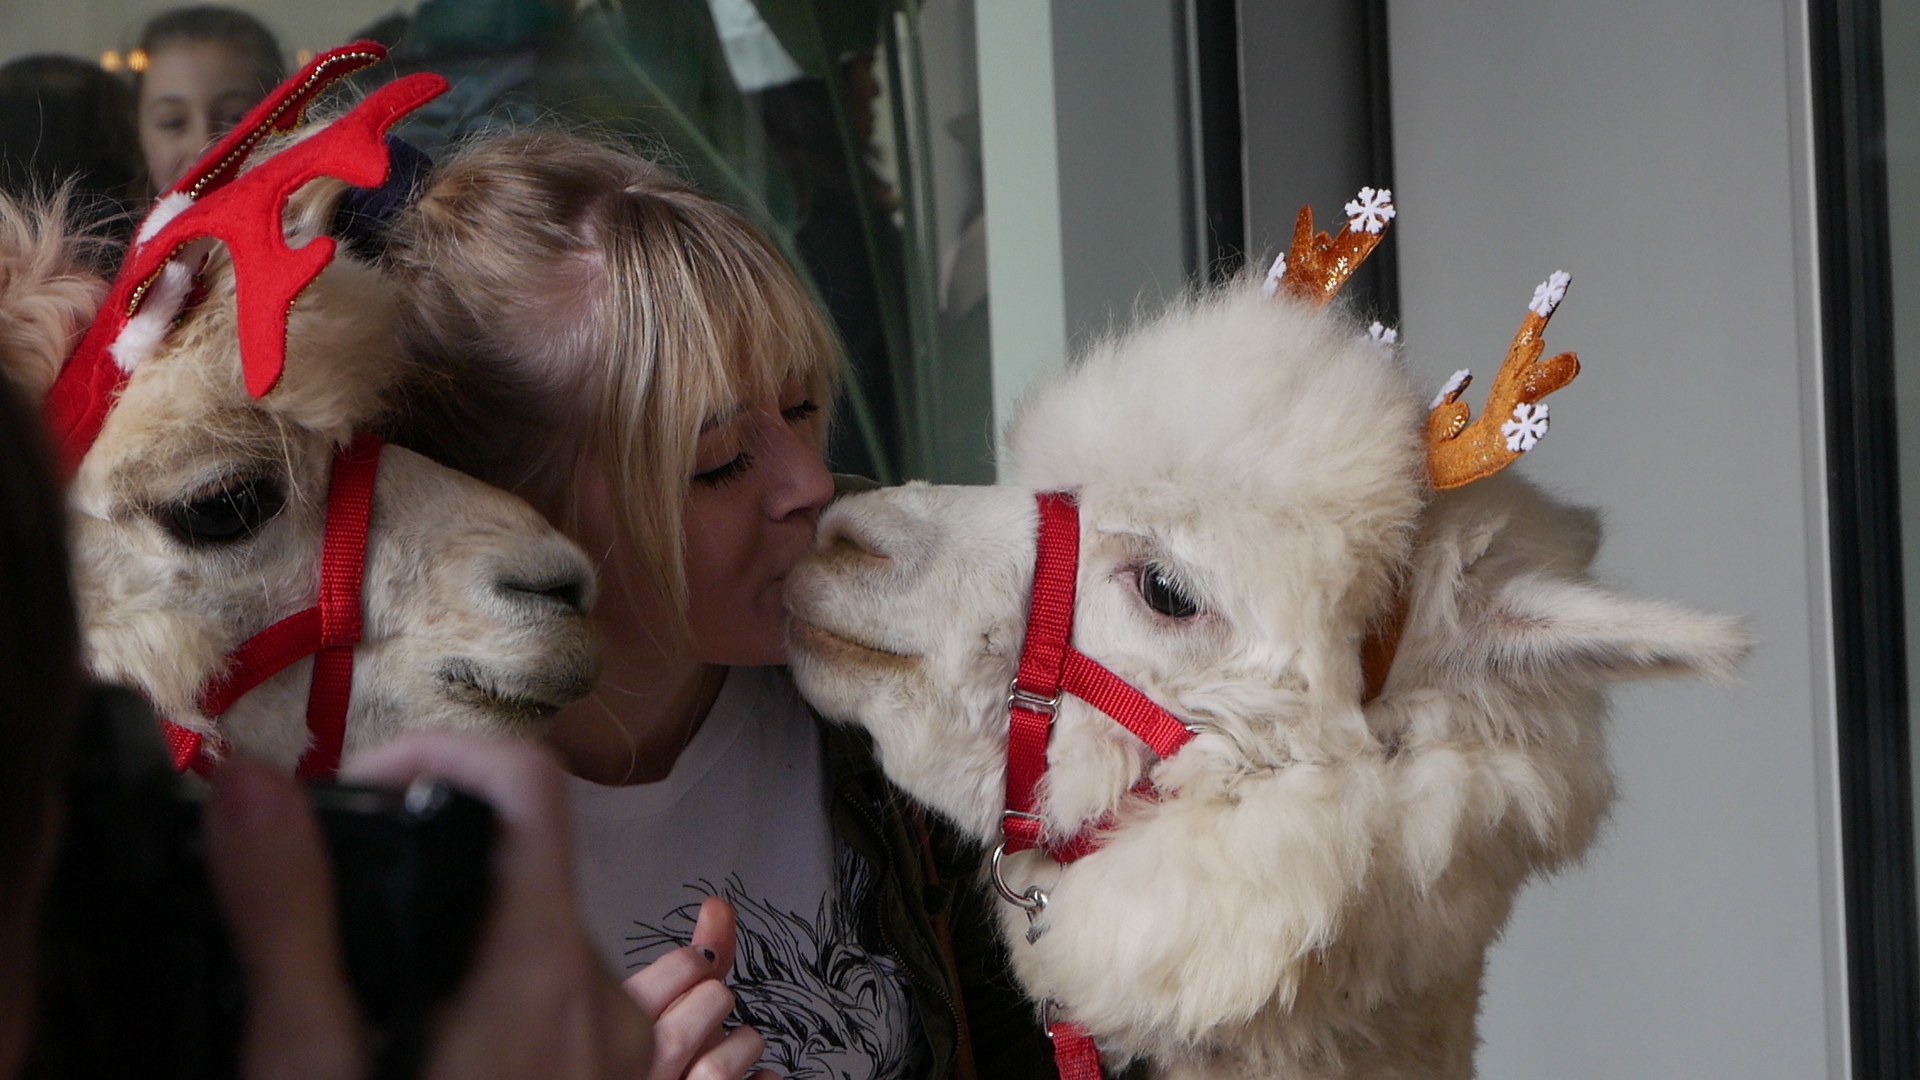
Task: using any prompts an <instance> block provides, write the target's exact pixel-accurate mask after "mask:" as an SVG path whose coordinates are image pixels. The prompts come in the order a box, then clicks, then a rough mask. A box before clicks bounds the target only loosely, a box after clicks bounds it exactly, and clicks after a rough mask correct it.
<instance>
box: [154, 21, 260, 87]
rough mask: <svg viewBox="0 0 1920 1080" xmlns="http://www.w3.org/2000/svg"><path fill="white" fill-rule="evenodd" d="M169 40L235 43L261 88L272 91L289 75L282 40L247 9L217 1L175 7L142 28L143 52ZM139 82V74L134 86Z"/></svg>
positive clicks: (162, 44)
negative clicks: (225, 5) (282, 56)
mask: <svg viewBox="0 0 1920 1080" xmlns="http://www.w3.org/2000/svg"><path fill="white" fill-rule="evenodd" d="M170 41H220V42H225V43H227V44H229V45H232V46H233V47H234V48H236V49H238V50H240V53H241V54H242V55H244V56H245V57H247V58H248V59H249V60H251V61H253V66H254V70H255V72H257V73H258V74H259V76H260V89H262V90H271V89H273V88H274V87H276V86H278V85H280V81H281V80H282V79H285V78H286V77H287V68H286V62H285V60H283V59H282V58H281V55H280V42H279V41H277V40H275V39H274V36H273V31H271V30H269V29H267V27H266V24H265V23H263V22H261V21H260V20H259V19H256V18H254V17H253V16H251V15H249V14H247V13H246V12H244V11H240V10H237V9H235V8H230V7H221V6H219V5H218V4H199V5H195V6H193V7H181V8H173V9H171V10H168V11H163V12H161V13H160V14H158V15H155V16H154V17H153V18H152V19H151V20H149V21H148V23H147V26H146V29H144V30H142V31H140V51H141V52H143V53H145V54H147V55H148V56H152V55H153V54H154V52H155V50H157V49H159V48H161V47H163V46H165V45H166V44H167V43H168V42H170ZM139 85H140V77H139V75H138V74H135V76H134V87H135V89H136V90H137V89H138V88H139Z"/></svg>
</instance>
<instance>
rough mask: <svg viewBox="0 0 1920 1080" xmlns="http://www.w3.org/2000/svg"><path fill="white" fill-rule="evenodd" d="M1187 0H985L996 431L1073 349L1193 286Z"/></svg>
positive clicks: (981, 24)
mask: <svg viewBox="0 0 1920 1080" xmlns="http://www.w3.org/2000/svg"><path fill="white" fill-rule="evenodd" d="M1179 10H1180V7H1179V4H1178V3H1177V2H1176V0H1051V2H1042V0H979V2H978V4H977V6H976V7H975V9H974V25H975V32H976V34H977V36H978V40H979V63H980V137H981V154H982V157H983V159H984V161H983V168H982V172H983V174H984V186H985V189H986V208H987V213H986V219H987V281H988V297H989V301H990V303H989V310H990V314H991V318H992V324H993V329H992V334H993V402H994V416H993V422H994V430H995V431H996V432H998V431H1001V430H1003V429H1004V428H1005V426H1006V423H1007V421H1008V420H1009V419H1011V417H1012V415H1013V411H1014V409H1015V407H1016V406H1017V405H1018V403H1019V401H1020V396H1021V394H1022V393H1023V392H1024V391H1025V390H1026V388H1027V387H1028V386H1030V385H1031V384H1032V383H1033V382H1034V381H1035V380H1036V379H1039V378H1041V377H1043V376H1045V375H1048V374H1051V373H1052V372H1054V371H1056V370H1058V369H1059V367H1060V365H1061V364H1062V363H1063V362H1065V358H1066V356H1067V354H1068V351H1069V349H1070V348H1071V347H1072V346H1073V345H1076V344H1079V343H1083V342H1084V341H1085V340H1086V339H1087V338H1088V337H1089V336H1090V335H1095V334H1098V333H1101V332H1103V331H1105V330H1106V329H1107V328H1108V327H1109V326H1113V325H1124V324H1125V322H1126V320H1127V319H1128V318H1129V317H1130V315H1131V314H1132V312H1133V309H1134V306H1135V305H1136V303H1140V302H1143V301H1144V302H1147V303H1151V302H1152V301H1154V300H1155V299H1159V298H1167V297H1172V296H1174V295H1176V294H1177V293H1178V292H1179V290H1180V289H1181V288H1182V287H1184V286H1185V284H1186V274H1187V252H1188V249H1189V247H1190V246H1191V239H1190V237H1189V236H1188V234H1187V228H1188V222H1189V219H1190V210H1189V207H1188V204H1187V201H1186V200H1187V198H1188V195H1187V190H1186V186H1185V184H1186V178H1185V176H1184V175H1183V168H1184V164H1183V162H1184V154H1185V147H1186V133H1185V131H1184V129H1183V127H1182V123H1181V115H1182V112H1181V111H1182V109H1183V108H1184V107H1185V101H1184V99H1183V97H1182V96H1181V95H1182V88H1181V86H1180V84H1179V77H1180V68H1179V63H1178V59H1177V58H1178V57H1179V55H1180V52H1181V50H1182V49H1183V48H1184V44H1183V42H1182V40H1181V38H1180V36H1179V31H1178V27H1179V25H1180V22H1179V16H1178V12H1179Z"/></svg>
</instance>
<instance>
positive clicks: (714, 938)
mask: <svg viewBox="0 0 1920 1080" xmlns="http://www.w3.org/2000/svg"><path fill="white" fill-rule="evenodd" d="M733 945H734V918H733V905H732V904H729V903H727V902H726V901H725V900H722V899H721V898H720V897H718V896H709V897H707V898H706V899H705V900H702V901H701V902H700V917H699V919H697V920H695V922H694V924H693V947H694V948H696V949H706V950H708V951H710V952H711V953H712V954H713V957H712V959H713V966H714V974H716V975H719V976H720V977H721V978H725V977H726V974H727V972H729V971H732V970H733Z"/></svg>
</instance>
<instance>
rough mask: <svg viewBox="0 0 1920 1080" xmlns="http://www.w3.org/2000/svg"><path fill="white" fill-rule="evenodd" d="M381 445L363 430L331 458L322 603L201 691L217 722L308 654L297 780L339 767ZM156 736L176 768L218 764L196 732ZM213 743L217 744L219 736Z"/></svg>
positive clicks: (241, 651)
mask: <svg viewBox="0 0 1920 1080" xmlns="http://www.w3.org/2000/svg"><path fill="white" fill-rule="evenodd" d="M381 445H382V444H381V441H380V437H379V436H377V435H371V434H366V433H362V434H359V435H356V436H354V439H353V442H352V443H351V444H350V445H348V446H346V447H343V448H342V449H341V450H340V451H339V452H338V453H336V454H335V455H334V458H333V479H332V481H331V482H330V483H329V484H328V487H327V524H326V533H325V538H324V539H323V540H322V541H321V546H320V600H319V602H318V603H316V604H314V605H313V606H312V607H310V608H307V609H306V610H305V611H300V612H296V613H294V614H292V615H289V616H287V617H286V618H284V619H281V620H280V621H279V622H277V623H274V624H273V625H272V626H269V627H267V628H266V629H265V630H262V631H260V632H259V633H257V634H255V635H253V636H252V637H250V638H248V639H247V640H246V641H245V642H243V643H242V644H241V645H240V647H239V648H237V649H235V650H233V652H232V653H231V654H229V655H228V657H227V664H228V666H227V670H226V672H225V673H224V674H222V675H221V676H220V677H219V678H217V679H215V680H214V681H213V682H211V683H209V684H208V685H207V687H206V689H205V690H202V691H201V692H200V711H201V712H203V713H205V714H206V715H207V716H208V717H209V718H211V717H216V716H219V715H220V714H222V713H224V712H226V711H227V709H229V708H230V707H232V705H233V703H234V702H236V701H238V700H240V698H241V697H243V696H244V695H245V694H246V693H247V692H248V691H249V690H252V689H253V688H254V687H256V686H259V685H260V684H261V683H263V682H265V681H267V679H269V678H271V677H272V676H274V675H277V674H279V673H280V672H281V671H282V670H284V669H285V668H287V667H288V666H290V665H292V664H293V663H294V661H296V660H300V659H303V658H305V657H308V656H311V657H313V683H312V687H311V689H309V690H308V692H307V730H308V731H309V732H311V733H312V734H313V745H311V746H309V747H308V748H307V752H306V753H305V754H304V755H302V756H301V758H300V766H299V774H300V776H301V778H302V779H307V780H325V779H330V778H331V777H332V776H333V774H334V773H336V772H338V771H339V769H340V749H341V747H342V746H343V745H344V743H345V741H346V733H347V702H348V701H349V700H350V699H351V698H352V697H353V646H354V645H355V644H356V643H357V642H359V640H360V580H361V577H362V576H363V574H364V571H365V565H366V558H367V521H368V518H369V516H370V515H371V513H372V511H373V484H374V479H375V477H376V474H377V473H378V471H379V468H380V448H381ZM160 731H161V734H163V735H165V736H166V739H167V747H168V749H170V750H171V751H172V752H173V767H174V768H175V769H178V770H181V771H185V770H186V769H189V768H191V769H193V771H195V772H197V773H202V774H205V773H206V772H207V771H208V770H210V769H211V768H212V767H213V765H214V764H215V763H216V762H215V759H214V757H213V756H212V755H211V754H209V753H208V752H207V746H206V737H205V736H203V735H202V734H201V733H200V732H198V731H189V730H187V729H186V728H183V727H181V726H180V725H178V724H176V723H174V722H173V721H171V720H165V719H163V720H161V721H160ZM214 741H215V742H216V744H217V743H218V741H219V736H214Z"/></svg>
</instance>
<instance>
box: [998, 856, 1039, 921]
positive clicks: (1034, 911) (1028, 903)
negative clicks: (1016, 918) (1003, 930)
mask: <svg viewBox="0 0 1920 1080" xmlns="http://www.w3.org/2000/svg"><path fill="white" fill-rule="evenodd" d="M1006 853H1007V845H1006V842H1005V841H1002V842H1001V843H1000V844H999V845H998V846H996V847H995V848H994V849H993V860H992V861H991V862H990V863H989V864H988V865H989V876H990V877H992V878H993V891H995V892H997V893H999V894H1000V898H1001V899H1002V900H1005V901H1006V902H1007V903H1009V904H1012V905H1014V906H1016V907H1018V908H1020V909H1021V910H1023V911H1025V912H1026V913H1027V918H1029V919H1031V918H1033V917H1034V916H1036V915H1038V914H1040V913H1041V912H1042V911H1045V910H1046V909H1047V891H1046V890H1045V889H1042V888H1041V887H1040V886H1038V885H1029V886H1027V891H1026V892H1014V891H1013V887H1012V886H1010V885H1008V884H1007V879H1006V878H1003V877H1001V876H1000V857H1001V856H1002V855H1005V854H1006Z"/></svg>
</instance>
